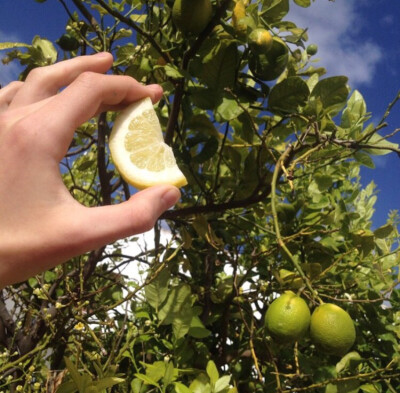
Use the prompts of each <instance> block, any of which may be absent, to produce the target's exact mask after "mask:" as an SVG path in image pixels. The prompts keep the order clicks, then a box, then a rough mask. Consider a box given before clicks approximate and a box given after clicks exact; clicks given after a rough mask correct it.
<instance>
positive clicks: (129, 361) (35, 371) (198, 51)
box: [0, 0, 400, 393]
mask: <svg viewBox="0 0 400 393" xmlns="http://www.w3.org/2000/svg"><path fill="white" fill-rule="evenodd" d="M37 1H38V2H40V3H43V5H42V7H43V10H44V12H45V11H46V0H41V1H39V0H37ZM240 1H241V0H238V1H237V2H240ZM59 3H60V6H62V7H63V8H64V9H65V11H66V27H65V31H62V32H60V36H61V35H63V34H68V35H67V36H65V37H64V38H63V39H61V40H58V44H56V43H54V44H53V43H52V42H50V41H49V40H47V39H46V38H45V37H38V36H36V37H34V38H33V41H32V43H31V44H26V43H2V44H0V49H3V50H7V57H6V58H5V60H4V62H10V61H19V62H20V64H21V65H22V66H23V67H24V71H23V72H22V74H21V79H24V78H25V77H26V75H27V73H28V72H29V70H31V69H33V68H35V67H40V66H45V65H48V64H52V63H54V62H56V61H59V60H62V59H64V58H65V59H66V58H71V57H74V56H77V55H80V54H89V53H93V52H98V51H110V52H112V53H113V54H114V58H115V62H114V65H113V68H112V72H113V73H114V74H118V75H121V74H124V75H130V76H132V77H134V78H136V79H137V80H139V81H141V82H143V83H146V84H147V83H159V84H161V85H162V86H163V89H164V96H163V98H162V100H161V101H160V103H159V104H158V105H157V108H156V109H157V112H158V115H159V118H160V121H161V124H162V127H163V130H164V132H165V140H166V142H167V143H168V144H169V145H171V146H172V148H173V149H174V153H175V156H176V157H177V160H178V163H179V165H180V167H181V169H182V170H183V171H184V173H185V176H186V177H187V179H188V181H189V185H188V186H186V187H184V188H183V189H182V200H181V202H180V203H179V205H178V206H176V208H175V209H174V210H170V211H168V212H166V213H165V214H164V215H163V217H161V218H160V220H159V223H158V225H157V226H156V228H155V229H154V242H152V243H151V244H150V245H149V246H148V247H146V248H143V250H142V251H141V252H139V253H134V254H133V253H129V252H127V251H126V250H127V248H126V247H127V245H129V244H132V242H135V241H137V239H127V240H125V241H120V242H117V243H115V244H113V245H109V246H107V247H104V248H101V249H98V250H93V251H92V252H91V253H89V254H88V255H82V256H80V257H77V258H75V259H73V260H70V261H68V262H67V263H65V264H64V265H63V266H59V267H57V268H55V269H53V270H51V271H47V272H45V273H43V274H42V275H40V276H37V277H33V278H31V279H30V280H28V281H27V282H25V283H21V284H18V285H14V286H11V287H7V288H5V289H3V290H2V292H1V297H0V346H1V352H2V353H1V357H0V373H1V375H2V382H0V385H1V389H2V390H4V391H19V389H21V390H23V391H26V392H33V391H41V392H54V391H57V392H59V393H72V392H79V393H85V392H86V393H88V392H120V393H125V392H134V393H139V392H176V393H209V392H210V393H211V392H212V393H228V392H229V393H234V392H252V391H257V392H280V393H289V392H293V393H294V392H321V393H338V392H341V393H356V392H363V393H377V392H391V393H393V392H396V391H398V390H399V389H400V383H399V381H400V370H399V359H400V346H399V338H400V311H399V305H400V291H399V288H398V279H399V271H398V265H399V257H400V255H399V250H398V246H399V244H398V237H399V234H398V229H397V227H398V223H399V218H398V215H397V213H396V212H391V213H390V215H389V218H388V221H387V223H386V224H385V225H384V226H382V227H380V228H377V229H373V227H372V222H371V217H372V213H373V208H374V203H375V201H376V192H375V188H374V184H372V183H371V184H370V185H368V186H367V187H366V188H362V187H361V185H360V177H359V172H360V166H361V165H366V166H368V167H373V160H372V158H371V156H372V155H376V154H387V153H389V152H393V151H394V152H397V153H399V150H398V147H397V146H396V145H395V144H393V143H391V142H390V141H388V138H387V136H385V135H382V134H381V133H382V130H383V128H384V125H385V123H384V122H385V118H386V117H387V115H388V113H386V114H385V115H384V116H383V118H382V121H381V122H380V123H379V124H378V125H376V126H375V125H373V124H372V123H370V121H369V120H370V118H371V115H370V114H369V113H368V112H367V107H366V103H365V101H364V99H363V97H362V95H361V93H360V92H359V91H357V90H354V91H352V90H351V89H350V87H349V86H348V80H347V78H346V77H345V76H330V77H326V76H325V70H324V69H323V68H321V67H318V66H317V64H316V61H314V59H313V57H312V56H311V55H310V54H307V51H306V49H305V48H306V44H307V39H308V36H307V30H306V27H307V26H296V25H295V24H294V23H293V22H290V21H288V20H286V19H285V18H286V15H287V14H288V11H289V6H290V7H298V6H301V7H309V6H311V8H312V4H311V0H294V1H289V0H253V1H251V2H244V4H245V3H249V4H246V5H245V7H244V8H243V7H242V8H241V9H242V10H245V11H244V12H245V13H244V15H242V16H241V17H242V20H241V24H240V28H239V29H238V28H237V26H238V15H232V14H233V12H234V10H235V9H237V8H236V7H235V1H232V0H218V1H216V0H213V1H212V8H213V11H212V18H211V20H210V22H209V23H208V24H207V26H206V27H205V29H204V30H203V31H202V32H201V33H199V34H196V35H190V34H182V33H181V32H180V31H179V30H178V29H177V28H176V26H174V24H173V21H172V17H171V12H172V11H171V10H172V5H173V2H172V1H171V0H164V1H150V0H119V1H112V0H107V1H106V0H72V1H70V2H67V1H64V0H59ZM334 6H335V5H334V4H332V7H334ZM310 12H311V11H310ZM232 16H234V17H233V19H234V21H235V23H234V24H233V23H232ZM243 26H244V28H243ZM255 28H264V29H267V30H268V31H270V33H271V34H272V35H273V36H274V39H275V40H279V42H282V43H283V45H285V47H286V48H287V59H286V60H285V64H284V67H283V69H282V71H283V72H282V73H281V72H279V74H278V75H276V76H275V77H274V78H273V80H271V81H266V80H262V79H260V77H257V76H255V75H253V74H252V73H251V71H250V70H249V62H250V61H251V58H252V53H251V50H249V47H248V42H247V37H248V35H249V34H250V33H251V31H252V30H253V29H255ZM77 43H78V45H77ZM67 44H70V45H69V46H68V45H67ZM395 102H396V100H395V101H393V103H392V104H391V106H390V107H389V109H390V108H391V107H393V105H394V104H395ZM114 118H115V113H103V114H101V115H100V116H99V118H96V119H91V120H90V121H88V122H86V123H85V124H83V125H81V126H80V127H79V128H78V129H77V131H76V134H75V137H74V139H73V142H72V144H71V147H70V149H69V151H68V154H67V155H66V157H65V159H64V160H63V161H62V163H61V173H62V176H63V179H64V182H65V184H66V185H67V187H68V188H69V190H70V192H71V193H72V194H73V195H74V197H75V198H76V199H77V200H79V201H80V202H81V203H83V204H85V205H88V206H96V205H102V204H111V203H118V202H119V201H121V200H125V199H127V198H129V196H130V194H131V192H132V191H133V190H132V189H131V188H130V187H128V185H127V184H126V183H125V182H124V181H123V180H122V179H121V178H120V176H119V174H118V173H117V171H115V169H114V167H113V164H112V162H111V160H110V157H109V154H108V149H107V138H108V135H109V130H110V127H111V124H112V122H113V120H114ZM165 234H167V235H168V236H165ZM129 265H130V266H132V265H134V266H137V267H138V273H137V275H135V276H134V277H132V276H129V275H127V274H126V268H127V266H129ZM288 289H290V290H293V291H297V292H298V294H299V295H300V296H301V297H302V298H303V299H304V300H306V302H307V304H308V305H309V307H310V309H311V310H313V309H315V308H316V307H317V306H318V305H319V304H320V303H321V302H330V303H334V304H338V305H340V306H341V307H342V308H343V309H345V310H346V311H347V312H348V313H349V314H350V315H351V317H352V319H353V320H354V323H355V326H356V333H357V337H356V343H355V345H354V347H353V348H352V349H351V352H349V353H348V354H346V355H345V356H344V357H342V358H338V357H334V356H330V355H327V354H325V353H323V352H321V351H320V350H319V349H318V348H316V347H315V346H314V344H313V343H312V341H311V340H310V338H309V336H306V337H304V338H303V339H302V340H301V341H299V342H297V343H295V344H288V345H284V344H282V343H277V342H275V341H274V340H273V339H272V338H271V337H270V336H269V335H268V334H267V332H266V329H265V326H264V316H265V313H266V310H267V309H268V305H269V304H271V302H272V301H273V300H274V299H275V298H276V297H277V296H278V295H279V294H281V293H283V292H284V291H286V290H288ZM57 389H58V390H57Z"/></svg>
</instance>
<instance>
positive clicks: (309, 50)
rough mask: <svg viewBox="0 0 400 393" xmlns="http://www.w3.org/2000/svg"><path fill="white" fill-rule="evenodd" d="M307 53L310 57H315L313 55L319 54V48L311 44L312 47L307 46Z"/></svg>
mask: <svg viewBox="0 0 400 393" xmlns="http://www.w3.org/2000/svg"><path fill="white" fill-rule="evenodd" d="M306 52H307V54H308V55H310V56H313V55H315V54H317V52H318V46H317V45H315V44H310V45H308V46H307V48H306Z"/></svg>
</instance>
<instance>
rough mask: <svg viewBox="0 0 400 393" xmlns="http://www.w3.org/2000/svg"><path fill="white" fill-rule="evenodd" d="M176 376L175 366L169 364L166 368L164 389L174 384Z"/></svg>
mask: <svg viewBox="0 0 400 393" xmlns="http://www.w3.org/2000/svg"><path fill="white" fill-rule="evenodd" d="M175 374H176V373H175V369H174V364H173V363H172V362H169V363H168V364H167V366H166V369H165V374H164V377H163V384H164V388H166V387H167V386H168V385H170V384H171V383H172V382H174V379H175Z"/></svg>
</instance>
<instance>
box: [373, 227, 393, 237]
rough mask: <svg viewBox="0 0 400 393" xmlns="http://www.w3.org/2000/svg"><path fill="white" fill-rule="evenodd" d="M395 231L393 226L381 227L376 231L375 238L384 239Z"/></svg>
mask: <svg viewBox="0 0 400 393" xmlns="http://www.w3.org/2000/svg"><path fill="white" fill-rule="evenodd" d="M393 229H394V228H393V225H391V224H386V225H383V226H381V227H379V228H378V229H375V231H374V235H375V237H377V238H379V239H384V238H386V237H388V236H389V235H390V234H391V233H392V232H393Z"/></svg>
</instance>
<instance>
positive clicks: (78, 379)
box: [64, 358, 83, 393]
mask: <svg viewBox="0 0 400 393" xmlns="http://www.w3.org/2000/svg"><path fill="white" fill-rule="evenodd" d="M64 361H65V365H66V366H67V370H68V372H69V373H70V374H71V378H72V380H73V381H74V383H75V386H76V387H77V388H78V390H79V392H81V393H82V392H83V390H82V376H81V374H80V373H79V371H78V369H77V368H76V366H75V364H73V363H72V361H71V360H69V359H68V358H64Z"/></svg>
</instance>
